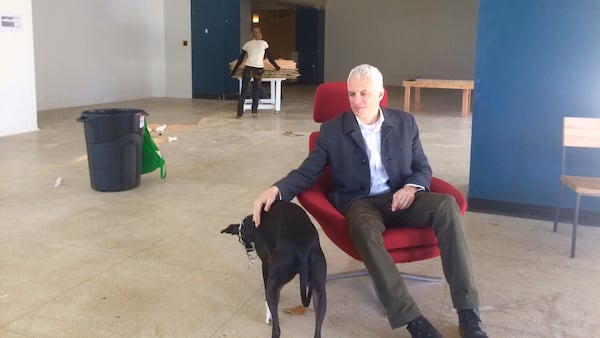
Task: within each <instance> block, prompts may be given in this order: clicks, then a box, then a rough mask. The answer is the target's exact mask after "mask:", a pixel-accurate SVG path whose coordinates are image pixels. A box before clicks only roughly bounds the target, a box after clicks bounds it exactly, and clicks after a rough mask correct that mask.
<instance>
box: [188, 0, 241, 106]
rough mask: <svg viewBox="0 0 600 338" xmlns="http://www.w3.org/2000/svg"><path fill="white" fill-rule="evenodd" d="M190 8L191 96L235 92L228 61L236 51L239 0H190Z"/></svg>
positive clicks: (235, 88)
mask: <svg viewBox="0 0 600 338" xmlns="http://www.w3.org/2000/svg"><path fill="white" fill-rule="evenodd" d="M191 10H192V13H191V26H192V92H193V96H194V97H212V98H217V97H222V96H225V95H227V94H231V93H236V92H237V88H238V87H237V86H238V85H237V81H236V80H235V79H232V78H231V76H230V74H229V62H230V61H231V60H233V59H235V58H237V56H238V55H239V52H240V3H239V0H219V1H207V0H191Z"/></svg>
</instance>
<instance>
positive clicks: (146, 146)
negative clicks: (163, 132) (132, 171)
mask: <svg viewBox="0 0 600 338" xmlns="http://www.w3.org/2000/svg"><path fill="white" fill-rule="evenodd" d="M157 168H160V178H161V179H164V178H165V177H167V169H166V166H165V159H164V158H163V157H162V155H161V154H160V150H159V149H158V146H157V145H156V143H154V140H153V139H152V136H151V135H150V132H149V131H148V126H147V125H146V119H144V139H143V141H142V174H147V173H151V172H153V171H154V170H156V169H157Z"/></svg>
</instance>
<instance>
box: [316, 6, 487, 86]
mask: <svg viewBox="0 0 600 338" xmlns="http://www.w3.org/2000/svg"><path fill="white" fill-rule="evenodd" d="M477 11H478V0H453V1H447V0H418V1H416V0H371V1H364V0H328V1H327V6H326V13H325V15H326V18H325V81H340V80H345V79H346V77H347V75H348V71H349V70H350V69H351V68H352V67H353V66H355V65H358V64H360V63H370V64H372V65H374V66H377V67H378V68H379V69H380V70H381V71H382V72H383V75H384V81H385V83H386V84H387V85H402V81H403V80H405V79H407V78H411V77H414V76H420V77H432V78H448V79H473V77H474V69H475V40H476V35H477Z"/></svg>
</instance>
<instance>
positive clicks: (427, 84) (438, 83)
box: [402, 79, 474, 117]
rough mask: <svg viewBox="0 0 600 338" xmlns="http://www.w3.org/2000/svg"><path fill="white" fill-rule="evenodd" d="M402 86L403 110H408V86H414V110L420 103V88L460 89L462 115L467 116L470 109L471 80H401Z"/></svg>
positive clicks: (417, 109)
mask: <svg viewBox="0 0 600 338" xmlns="http://www.w3.org/2000/svg"><path fill="white" fill-rule="evenodd" d="M402 85H403V86H404V111H407V112H408V111H409V110H410V88H412V87H414V88H415V111H419V105H420V103H421V88H440V89H462V91H463V96H462V116H463V117H467V116H468V115H469V112H470V110H471V91H473V88H474V82H473V81H472V80H441V79H416V80H414V81H411V80H407V81H403V82H402Z"/></svg>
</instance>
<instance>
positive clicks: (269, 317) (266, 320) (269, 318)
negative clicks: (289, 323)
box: [265, 301, 273, 325]
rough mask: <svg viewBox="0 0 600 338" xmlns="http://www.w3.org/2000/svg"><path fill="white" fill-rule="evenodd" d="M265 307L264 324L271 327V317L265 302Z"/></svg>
mask: <svg viewBox="0 0 600 338" xmlns="http://www.w3.org/2000/svg"><path fill="white" fill-rule="evenodd" d="M265 307H266V308H267V313H266V315H265V324H267V325H271V323H273V317H272V316H271V311H270V310H269V304H267V302H266V301H265Z"/></svg>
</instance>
